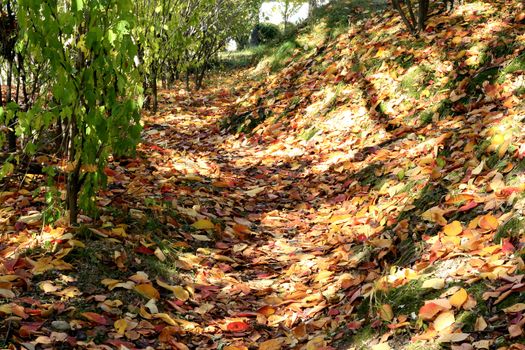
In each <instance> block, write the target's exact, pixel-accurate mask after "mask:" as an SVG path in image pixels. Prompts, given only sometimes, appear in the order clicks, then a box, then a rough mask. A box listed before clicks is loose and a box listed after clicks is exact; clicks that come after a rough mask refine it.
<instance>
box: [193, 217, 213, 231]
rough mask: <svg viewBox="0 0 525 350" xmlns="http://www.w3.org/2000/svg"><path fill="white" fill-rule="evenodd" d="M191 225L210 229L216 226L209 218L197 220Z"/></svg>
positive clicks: (198, 228) (200, 228) (201, 228)
mask: <svg viewBox="0 0 525 350" xmlns="http://www.w3.org/2000/svg"><path fill="white" fill-rule="evenodd" d="M191 226H193V227H194V228H196V229H197V230H210V229H213V228H214V227H215V225H214V224H213V222H211V221H210V220H207V219H200V220H197V221H195V222H194V223H193V225H191Z"/></svg>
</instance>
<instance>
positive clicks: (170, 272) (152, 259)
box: [139, 256, 179, 281]
mask: <svg viewBox="0 0 525 350" xmlns="http://www.w3.org/2000/svg"><path fill="white" fill-rule="evenodd" d="M172 261H173V260H172V259H166V260H165V261H164V262H162V261H160V260H159V259H158V258H157V257H156V256H144V258H142V262H141V264H140V265H139V266H140V269H142V270H144V271H145V272H146V273H147V274H148V275H149V276H150V278H154V277H161V278H163V279H164V280H168V281H170V280H173V277H174V276H177V275H178V274H179V272H178V268H177V267H176V266H175V265H174V264H173V262H172Z"/></svg>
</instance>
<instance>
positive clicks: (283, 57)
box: [269, 40, 299, 72]
mask: <svg viewBox="0 0 525 350" xmlns="http://www.w3.org/2000/svg"><path fill="white" fill-rule="evenodd" d="M298 47H299V44H298V43H297V41H295V40H288V41H285V42H284V43H282V44H281V45H279V47H278V48H277V49H276V50H275V52H274V53H273V54H272V55H271V56H270V57H269V62H270V69H271V71H272V72H276V71H278V70H280V69H282V68H283V67H285V66H286V65H287V64H288V63H289V62H290V59H291V58H292V55H293V54H294V52H295V49H297V48H298Z"/></svg>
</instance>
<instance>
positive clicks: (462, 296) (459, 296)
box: [449, 288, 468, 308]
mask: <svg viewBox="0 0 525 350" xmlns="http://www.w3.org/2000/svg"><path fill="white" fill-rule="evenodd" d="M467 299H468V294H467V291H466V290H465V289H463V288H461V289H460V290H458V291H457V292H456V293H454V294H453V295H452V296H451V297H450V299H449V301H450V304H452V305H453V306H455V307H457V308H460V307H461V306H462V305H463V304H465V302H466V301H467Z"/></svg>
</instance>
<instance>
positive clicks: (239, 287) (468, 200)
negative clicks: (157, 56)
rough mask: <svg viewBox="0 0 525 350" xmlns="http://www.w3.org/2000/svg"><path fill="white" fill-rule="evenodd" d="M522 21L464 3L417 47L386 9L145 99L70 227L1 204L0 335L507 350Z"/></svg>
mask: <svg viewBox="0 0 525 350" xmlns="http://www.w3.org/2000/svg"><path fill="white" fill-rule="evenodd" d="M523 11H524V9H523V5H522V4H519V3H517V2H514V1H495V2H491V4H488V3H485V2H467V3H465V4H463V5H461V6H459V7H457V8H456V9H455V10H454V11H453V12H451V13H449V14H443V15H440V16H436V17H433V18H431V19H430V21H429V25H428V29H427V31H426V32H425V33H424V34H423V35H422V36H421V38H420V39H413V38H410V36H409V35H408V34H407V33H406V32H405V30H404V28H403V26H402V23H401V21H400V19H399V18H398V17H397V15H396V14H394V13H393V12H391V11H385V12H382V13H381V14H378V15H377V16H374V17H373V18H369V19H366V20H364V21H361V22H359V23H355V24H352V25H350V27H349V29H348V31H347V32H346V33H344V34H342V35H340V36H339V37H337V38H336V39H334V40H328V39H327V40H326V41H325V42H323V43H322V44H319V45H318V46H316V47H313V48H311V49H310V50H307V51H304V52H301V51H300V50H301V49H297V52H296V53H295V54H294V55H296V57H295V59H294V60H293V61H291V62H290V63H289V64H288V65H287V66H286V67H285V68H284V69H283V70H282V71H280V72H278V73H276V74H274V75H267V76H266V77H263V78H262V79H259V80H257V79H253V80H252V78H250V74H256V71H257V70H249V71H243V72H239V73H237V74H233V75H232V76H228V77H227V76H218V77H216V81H215V82H213V83H212V84H211V85H210V86H209V87H207V88H206V89H205V90H202V91H198V92H193V93H191V94H189V93H188V92H186V91H184V90H166V91H162V97H163V100H162V101H161V102H162V108H161V112H160V113H158V114H156V115H150V114H148V113H145V115H144V121H145V130H144V139H143V142H142V144H141V145H140V146H139V155H138V156H137V157H136V158H134V159H119V160H117V159H116V160H114V161H113V162H112V163H111V165H110V166H109V167H108V169H107V170H106V174H107V175H108V189H107V190H106V191H103V192H101V193H100V194H99V206H100V214H101V215H100V217H99V218H97V219H94V218H89V217H87V216H85V217H83V218H82V219H83V222H84V224H85V226H84V227H83V228H80V229H72V228H68V227H66V226H65V225H64V224H63V223H62V222H61V221H59V222H57V223H55V225H54V226H47V225H43V224H42V215H41V211H42V210H43V205H42V204H43V201H42V197H41V196H42V194H41V195H40V196H39V195H36V196H33V195H32V192H31V191H32V190H33V189H34V188H31V186H32V185H33V186H34V183H33V182H31V181H29V182H28V183H26V187H27V188H17V187H16V186H13V187H12V188H9V190H8V191H4V192H2V193H1V194H0V197H1V198H2V200H3V201H4V203H5V206H6V207H8V209H6V210H3V211H2V220H1V225H3V233H2V240H1V243H0V316H2V320H1V321H0V334H3V336H2V337H0V342H3V343H2V344H3V345H4V346H5V347H10V348H15V344H17V345H21V346H23V347H25V348H27V349H55V348H62V349H68V348H89V349H110V348H120V349H123V348H127V349H148V348H149V349H163V348H164V349H229V350H233V349H306V350H310V349H336V348H347V349H352V348H372V349H390V348H396V349H397V348H408V347H409V346H410V343H421V342H423V343H427V344H438V343H441V344H443V345H445V346H448V347H450V348H452V349H486V348H490V347H496V346H497V347H499V348H503V349H522V348H523V345H522V341H523V326H524V324H525V318H524V317H523V312H524V311H525V307H523V298H522V292H523V291H524V290H525V283H524V282H523V274H522V271H523V267H524V266H523V265H524V263H523V260H522V251H523V248H524V243H525V241H524V238H523V235H522V234H521V231H519V230H518V231H517V232H518V234H515V233H513V232H514V231H512V232H510V231H509V232H510V233H509V232H506V231H505V230H503V228H505V227H506V226H507V225H506V224H507V223H508V222H510V220H511V219H512V218H513V217H515V216H518V215H521V214H522V213H523V209H524V207H525V206H524V201H523V195H522V193H523V190H524V189H525V187H524V185H523V183H524V181H523V180H524V178H523V158H524V157H525V153H524V152H523V149H525V147H524V146H523V145H525V139H524V138H523V135H524V134H523V125H522V119H523V118H522V111H523V109H524V108H523V107H524V106H523V104H522V102H521V98H522V89H520V86H521V85H520V84H521V83H520V82H521V81H522V80H523V70H525V69H514V68H512V67H514V66H516V64H518V63H519V62H521V60H522V58H521V52H522V50H523V45H524V43H525V41H524V39H523V36H522V32H523V31H522V29H523V23H522V21H523V18H524V17H523V16H521V14H522V13H523ZM466 24H468V25H466ZM417 40H419V41H420V43H421V44H424V45H417V43H414V41H417ZM490 47H498V48H500V49H501V50H494V52H491V51H490V50H488V48H490ZM406 60H408V61H410V62H411V67H418V68H417V69H415V68H411V67H407V66H406V65H405V64H404V62H405V61H406ZM493 67H497V68H498V72H499V76H498V77H494V78H490V79H489V78H487V79H486V80H482V81H478V80H477V78H479V76H481V75H482V73H484V72H485V71H486V70H487V69H489V68H493ZM511 68H512V69H511ZM246 77H248V78H246ZM225 87H229V88H225ZM238 116H243V118H238ZM263 117H264V118H263ZM254 120H255V121H257V122H255V123H254V122H253V121H254ZM236 123H237V124H236ZM243 123H244V125H243ZM243 126H249V128H248V127H247V128H244V129H243ZM235 128H237V129H238V130H241V131H243V130H244V132H241V133H233V132H231V130H234V129H235ZM35 181H38V179H35ZM511 233H512V234H511ZM496 235H498V236H499V237H500V238H501V239H500V240H496V239H495V237H496ZM480 286H482V290H478V289H477V288H480ZM402 290H404V291H405V292H403V293H413V295H411V294H409V295H408V299H409V300H410V301H411V302H412V303H414V304H415V305H408V304H406V303H405V302H403V304H400V303H397V300H398V299H396V298H394V297H393V296H394V295H399V294H400V293H397V292H399V291H402ZM401 294H402V293H401ZM405 299H407V298H406V297H404V299H403V300H405ZM411 309H413V310H415V311H410V310H411ZM405 310H407V311H410V312H406V311H405ZM483 310H484V311H483ZM468 319H470V320H472V321H470V322H471V324H469V323H468V322H467V320H468ZM370 330H373V331H372V332H371V331H370ZM367 332H368V333H367ZM366 334H369V336H368V337H365V338H363V336H364V335H366ZM358 339H361V342H360V343H359V341H358ZM10 344H11V345H10Z"/></svg>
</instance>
